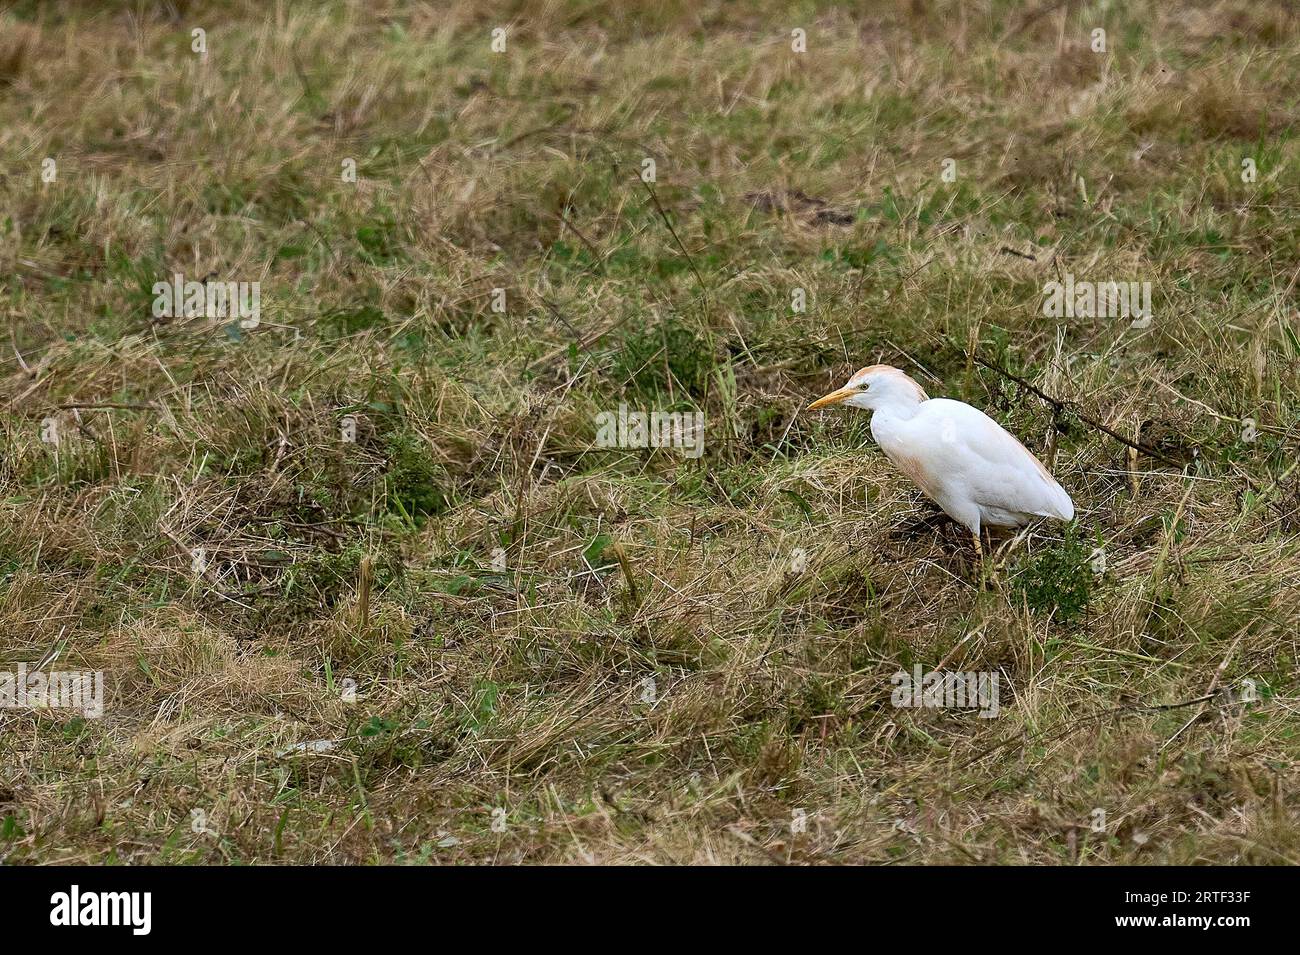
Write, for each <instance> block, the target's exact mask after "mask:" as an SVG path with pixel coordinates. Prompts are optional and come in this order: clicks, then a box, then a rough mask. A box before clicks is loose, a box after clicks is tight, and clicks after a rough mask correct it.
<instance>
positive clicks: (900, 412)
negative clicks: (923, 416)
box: [872, 398, 924, 421]
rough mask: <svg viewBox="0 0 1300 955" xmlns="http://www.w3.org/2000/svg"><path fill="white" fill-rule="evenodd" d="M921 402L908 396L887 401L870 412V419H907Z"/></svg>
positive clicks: (913, 414) (915, 411) (919, 407)
mask: <svg viewBox="0 0 1300 955" xmlns="http://www.w3.org/2000/svg"><path fill="white" fill-rule="evenodd" d="M922 404H924V402H921V401H913V400H911V399H909V398H898V399H897V400H894V401H888V402H886V403H884V404H882V405H881V406H880V407H878V408H877V409H876V410H875V411H874V412H872V420H873V421H875V420H876V419H877V418H880V419H883V420H885V421H908V420H910V419H911V418H913V417H915V416H916V413H917V412H918V411H920V410H921V405H922Z"/></svg>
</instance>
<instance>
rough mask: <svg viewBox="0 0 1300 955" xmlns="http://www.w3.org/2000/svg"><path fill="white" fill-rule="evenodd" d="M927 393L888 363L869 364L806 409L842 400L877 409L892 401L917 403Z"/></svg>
mask: <svg viewBox="0 0 1300 955" xmlns="http://www.w3.org/2000/svg"><path fill="white" fill-rule="evenodd" d="M929 397H930V396H929V395H927V394H926V393H925V390H924V389H923V388H922V387H921V386H920V385H918V384H917V383H916V382H915V381H913V380H912V379H911V378H909V377H907V375H905V374H903V373H902V372H901V371H899V370H898V369H897V368H894V367H891V366H890V365H868V366H867V367H866V368H862V369H860V370H859V371H857V372H855V373H854V375H853V377H852V378H850V379H849V380H848V382H847V384H845V385H844V387H843V388H839V389H836V390H835V391H832V392H831V393H830V394H829V395H825V396H823V397H821V398H818V399H817V400H816V401H814V402H813V403H812V404H810V405H809V406H808V409H807V410H809V411H815V410H817V409H818V408H825V407H826V406H827V405H834V404H845V405H848V406H850V407H852V408H866V409H868V410H870V411H877V410H879V409H880V408H883V407H886V406H887V405H888V406H893V405H899V406H909V405H918V404H920V403H921V402H922V401H928V400H929Z"/></svg>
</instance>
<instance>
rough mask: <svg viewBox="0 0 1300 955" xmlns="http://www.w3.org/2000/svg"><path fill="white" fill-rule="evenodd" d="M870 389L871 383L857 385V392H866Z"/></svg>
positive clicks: (865, 382)
mask: <svg viewBox="0 0 1300 955" xmlns="http://www.w3.org/2000/svg"><path fill="white" fill-rule="evenodd" d="M870 387H871V382H869V381H864V382H863V383H862V384H860V385H858V391H866V390H867V389H868V388H870Z"/></svg>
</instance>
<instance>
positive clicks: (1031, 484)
mask: <svg viewBox="0 0 1300 955" xmlns="http://www.w3.org/2000/svg"><path fill="white" fill-rule="evenodd" d="M841 403H842V404H845V405H849V406H850V407H853V408H866V409H868V410H869V411H871V412H872V415H871V436H872V437H873V438H875V439H876V444H878V445H880V449H881V450H882V451H884V452H885V457H887V458H889V460H890V461H891V462H892V463H893V464H894V466H895V467H897V468H898V469H899V470H900V471H902V472H903V473H904V474H906V475H907V476H908V477H909V478H911V479H912V481H913V482H914V483H915V484H916V485H917V486H918V487H919V488H920V489H921V490H922V491H924V492H925V495H926V497H928V498H930V500H932V501H934V502H935V503H936V504H938V505H939V506H940V507H941V508H943V510H944V512H945V513H946V514H947V515H948V516H949V517H951V518H952V519H953V520H955V521H957V523H959V524H963V525H965V526H966V527H967V528H968V529H969V530H970V532H971V535H972V536H973V537H974V538H975V551H976V553H977V554H980V555H983V553H984V549H983V547H982V546H981V544H980V531H981V530H982V529H983V528H986V527H1023V526H1024V525H1026V524H1028V523H1030V522H1031V521H1033V520H1034V519H1035V518H1039V517H1054V518H1057V519H1058V520H1062V521H1070V520H1073V519H1074V502H1073V501H1071V500H1070V495H1068V494H1066V493H1065V489H1064V488H1062V487H1061V485H1059V484H1057V483H1056V479H1055V478H1053V477H1052V475H1051V474H1049V473H1048V471H1047V468H1045V467H1043V465H1042V462H1040V461H1039V460H1038V459H1037V458H1036V457H1034V456H1033V455H1032V454H1031V453H1030V452H1029V449H1028V448H1026V447H1025V446H1024V445H1023V444H1021V443H1020V442H1019V441H1017V440H1016V439H1015V437H1014V436H1013V435H1011V434H1010V433H1009V432H1008V431H1006V429H1004V428H1003V427H1002V426H1001V425H1000V424H998V423H997V422H996V421H994V420H993V419H992V418H990V417H989V416H988V415H986V414H985V413H984V412H982V411H980V410H979V409H978V408H972V407H971V406H970V405H968V404H966V403H965V402H962V401H953V400H952V399H950V398H931V397H929V396H928V395H927V394H926V393H925V391H924V390H923V389H922V388H921V386H920V385H918V384H917V383H916V382H915V381H913V380H912V379H911V378H909V377H908V376H907V375H905V374H903V373H902V372H901V371H899V370H898V369H897V368H892V367H890V366H889V365H870V366H868V367H866V368H863V369H861V370H860V371H858V372H857V373H856V374H854V375H853V377H852V378H850V379H849V381H848V384H846V385H845V386H844V387H843V388H840V389H838V390H836V391H832V392H831V393H830V394H829V395H826V396H825V397H823V398H818V399H817V400H816V401H814V402H813V403H812V404H810V405H809V406H808V410H809V411H813V410H816V409H817V408H824V407H826V406H827V405H833V404H841Z"/></svg>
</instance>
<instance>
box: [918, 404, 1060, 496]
mask: <svg viewBox="0 0 1300 955" xmlns="http://www.w3.org/2000/svg"><path fill="white" fill-rule="evenodd" d="M922 410H923V412H924V413H925V416H926V419H927V420H926V421H925V423H924V427H925V428H926V430H927V432H928V433H929V434H930V440H931V442H932V443H933V444H934V445H935V446H936V447H938V448H940V449H942V451H941V452H940V453H939V454H937V455H935V456H934V466H935V467H937V468H940V469H943V470H944V472H945V473H944V474H943V476H942V479H943V480H944V482H945V484H951V483H952V482H958V483H960V484H961V485H962V486H963V488H964V489H965V490H966V492H967V493H968V494H969V496H970V498H971V499H972V500H973V501H975V503H977V504H980V505H981V506H983V507H990V508H999V509H1001V510H1004V511H1010V512H1011V513H1015V514H1026V515H1039V516H1042V517H1057V518H1060V519H1061V520H1064V521H1068V520H1072V519H1073V518H1074V502H1072V501H1071V500H1070V495H1068V494H1067V493H1065V489H1064V488H1062V487H1061V485H1060V484H1058V483H1057V481H1056V479H1055V478H1053V477H1052V475H1051V474H1050V473H1048V470H1047V468H1045V467H1043V464H1042V462H1041V461H1039V460H1038V458H1036V457H1034V456H1033V454H1031V453H1030V452H1029V449H1028V448H1026V447H1025V446H1024V445H1023V444H1021V443H1020V442H1019V441H1018V440H1016V438H1015V436H1014V435H1012V434H1011V433H1010V432H1008V431H1007V430H1006V429H1005V428H1003V427H1002V426H1001V425H1000V424H998V423H997V422H996V421H994V420H993V419H992V418H990V417H989V416H988V415H986V414H985V413H984V412H982V411H980V410H979V409H978V408H973V407H971V406H970V405H968V404H966V403H964V402H961V401H953V400H951V399H948V398H935V399H932V400H930V401H927V402H926V403H925V404H924V405H923V406H922ZM936 436H937V441H935V437H936ZM932 479H933V478H932Z"/></svg>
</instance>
